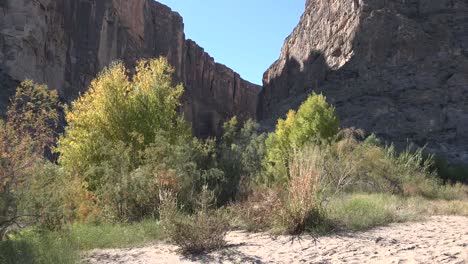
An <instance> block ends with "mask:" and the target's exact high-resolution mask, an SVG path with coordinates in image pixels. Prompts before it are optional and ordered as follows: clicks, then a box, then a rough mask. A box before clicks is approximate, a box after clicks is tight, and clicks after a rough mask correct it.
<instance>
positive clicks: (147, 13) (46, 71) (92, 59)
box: [0, 0, 261, 136]
mask: <svg viewBox="0 0 468 264" xmlns="http://www.w3.org/2000/svg"><path fill="white" fill-rule="evenodd" d="M158 56H166V57H167V58H168V60H169V62H170V63H171V64H172V65H173V66H174V68H175V70H176V73H175V75H176V80H177V81H178V82H183V84H184V86H185V93H184V96H183V112H184V114H185V116H186V118H187V119H188V120H189V121H192V124H193V129H194V133H195V134H196V135H198V136H208V135H213V134H215V133H216V132H218V131H219V128H220V126H221V124H222V122H223V121H224V120H225V119H226V118H229V117H231V116H233V115H238V116H241V117H255V116H256V110H257V100H258V94H259V92H260V89H261V88H260V87H259V86H257V85H254V84H251V83H249V82H247V81H244V80H243V79H241V78H240V76H239V75H238V74H237V73H235V72H234V71H232V70H231V69H229V68H227V67H226V66H224V65H221V64H218V63H215V61H214V59H213V58H211V57H210V56H209V55H208V54H207V53H206V52H205V51H204V50H203V49H202V48H201V47H199V46H198V45H197V44H196V43H195V42H193V41H191V40H186V39H185V35H184V24H183V21H182V18H181V16H180V15H179V14H178V13H176V12H173V11H171V9H170V8H168V7H167V6H165V5H162V4H160V3H158V2H155V1H152V0H0V107H1V109H0V112H1V111H3V112H4V110H5V106H6V105H7V100H8V98H9V97H10V96H11V95H12V93H13V92H14V89H15V87H16V85H17V84H18V83H19V82H20V81H22V80H24V79H26V78H29V79H32V80H34V81H35V82H38V83H46V84H47V85H49V87H50V88H52V89H57V90H58V91H59V94H60V96H61V97H62V98H63V99H64V100H66V101H71V100H73V99H74V98H76V97H77V96H78V95H79V94H80V93H82V92H84V91H85V90H86V88H87V86H88V85H89V83H90V81H91V80H92V79H93V78H94V77H95V76H96V74H97V73H99V71H100V70H102V69H103V68H104V67H106V66H108V65H109V64H110V63H112V62H113V61H115V60H122V61H124V62H125V63H126V64H127V65H128V66H129V67H132V66H134V65H135V62H136V61H137V60H138V59H140V58H151V57H158Z"/></svg>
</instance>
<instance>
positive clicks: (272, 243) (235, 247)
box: [86, 216, 468, 264]
mask: <svg viewBox="0 0 468 264" xmlns="http://www.w3.org/2000/svg"><path fill="white" fill-rule="evenodd" d="M227 241H228V246H227V247H226V248H224V249H222V250H219V251H216V252H212V253H210V254H207V255H201V256H185V257H184V256H181V255H180V254H178V253H177V247H176V246H172V245H167V244H163V243H158V244H153V245H149V246H146V247H141V248H129V249H112V250H95V251H92V252H90V253H89V257H88V258H87V259H86V261H87V263H93V264H94V263H105V264H107V263H131V264H137V263H138V264H152V263H288V264H289V263H457V264H462V263H466V264H468V218H467V217H458V216H437V217H432V218H430V219H429V220H428V221H426V222H419V223H403V224H392V225H390V226H385V227H380V228H375V229H372V230H369V231H366V232H358V233H343V234H338V235H332V236H326V237H320V238H318V239H317V240H316V241H315V240H314V239H313V238H312V237H310V236H302V237H301V238H297V237H295V238H293V237H288V236H280V237H276V238H275V237H271V236H269V235H268V234H261V233H260V234H251V233H245V232H231V233H229V234H228V236H227Z"/></svg>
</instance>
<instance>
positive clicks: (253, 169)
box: [217, 117, 266, 205]
mask: <svg viewBox="0 0 468 264" xmlns="http://www.w3.org/2000/svg"><path fill="white" fill-rule="evenodd" d="M258 130H259V125H258V124H257V123H255V122H254V121H252V120H250V119H249V120H247V121H246V122H245V123H244V124H243V126H242V127H240V125H239V124H238V121H237V118H236V117H234V118H232V119H231V120H230V121H228V122H226V123H225V124H224V126H223V136H222V137H221V140H220V141H219V142H218V145H217V161H218V164H217V167H218V168H219V169H220V170H222V171H223V172H224V181H223V182H222V183H221V185H220V186H219V187H218V188H219V195H217V201H218V203H219V204H221V205H223V204H226V203H227V202H229V201H232V200H234V199H235V198H242V196H245V192H246V189H245V188H246V187H247V186H245V185H248V184H249V183H250V182H252V181H253V180H254V179H255V178H256V177H257V176H258V175H259V174H260V172H261V169H262V165H261V164H262V159H263V157H264V155H265V139H266V134H260V133H259V132H258Z"/></svg>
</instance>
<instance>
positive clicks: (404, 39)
mask: <svg viewBox="0 0 468 264" xmlns="http://www.w3.org/2000/svg"><path fill="white" fill-rule="evenodd" d="M311 91H317V92H323V93H324V94H325V95H326V96H327V98H328V100H329V101H330V102H331V103H332V104H334V105H335V106H336V108H337V111H338V114H339V116H340V118H341V120H342V124H343V126H354V127H360V128H364V129H365V130H366V131H367V132H368V133H371V132H375V133H376V134H377V135H378V136H380V137H382V138H384V139H385V140H388V141H393V142H396V143H397V144H398V145H400V146H403V145H405V144H406V143H407V142H408V141H410V142H415V143H416V144H418V145H420V146H423V145H425V144H428V149H429V150H430V151H435V152H437V153H441V154H443V155H445V156H447V157H448V158H449V159H450V160H452V161H464V162H467V161H468V1H466V0H437V1H433V0H410V1H408V0H307V3H306V10H305V12H304V14H303V16H302V18H301V20H300V23H299V25H298V26H297V27H296V29H295V30H294V32H293V33H292V34H291V35H290V36H289V37H288V38H287V39H286V42H285V44H284V47H283V49H282V53H281V56H280V58H279V60H278V61H276V62H275V63H274V64H273V65H272V66H271V67H270V69H268V71H267V72H266V73H265V75H264V89H263V91H262V93H261V96H260V101H261V102H260V106H259V116H260V118H261V119H264V120H265V121H264V123H265V125H266V126H270V127H271V126H272V125H273V123H274V118H276V117H278V116H281V115H283V114H284V113H285V112H286V111H287V109H289V108H291V107H292V108H294V107H297V106H298V104H299V103H300V102H301V101H302V100H303V99H304V98H305V96H306V95H307V94H308V93H310V92H311Z"/></svg>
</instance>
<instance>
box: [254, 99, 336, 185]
mask: <svg viewBox="0 0 468 264" xmlns="http://www.w3.org/2000/svg"><path fill="white" fill-rule="evenodd" d="M338 128H339V121H338V118H337V116H336V114H335V109H334V108H333V107H332V106H330V105H329V104H328V103H327V102H326V98H325V97H324V96H323V95H316V94H312V95H311V96H309V98H308V99H307V100H306V101H305V102H304V103H303V104H302V105H301V106H300V107H299V110H298V111H297V113H296V112H294V111H292V110H291V111H290V112H289V113H288V115H287V117H286V119H285V120H282V119H279V120H278V124H277V126H276V130H275V132H274V133H272V134H270V136H269V137H268V139H267V140H266V150H267V151H266V157H265V159H264V161H263V165H264V167H265V169H266V172H265V173H264V177H263V178H262V179H261V181H262V182H264V183H266V184H273V183H285V182H287V179H288V176H289V175H288V171H289V170H288V162H289V159H290V158H289V155H290V153H291V152H292V151H293V149H295V148H296V149H300V148H302V147H303V146H304V145H305V144H311V143H313V144H316V145H320V144H322V143H323V142H326V143H330V142H331V141H332V140H333V139H334V137H335V136H336V134H337V133H338Z"/></svg>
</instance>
